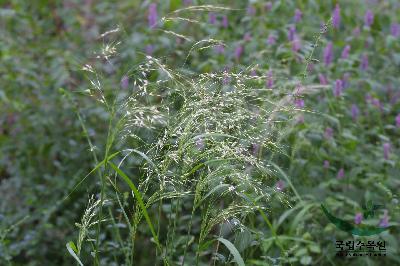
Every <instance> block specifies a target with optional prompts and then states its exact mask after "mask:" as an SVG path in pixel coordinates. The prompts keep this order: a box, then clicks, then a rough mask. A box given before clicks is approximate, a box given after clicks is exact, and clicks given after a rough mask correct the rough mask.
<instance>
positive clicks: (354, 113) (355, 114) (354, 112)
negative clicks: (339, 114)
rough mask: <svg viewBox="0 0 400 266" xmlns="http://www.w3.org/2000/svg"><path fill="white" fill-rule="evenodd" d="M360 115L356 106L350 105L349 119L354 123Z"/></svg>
mask: <svg viewBox="0 0 400 266" xmlns="http://www.w3.org/2000/svg"><path fill="white" fill-rule="evenodd" d="M359 114H360V109H358V107H357V105H356V104H352V105H351V118H352V119H353V121H356V120H357V118H358V116H359Z"/></svg>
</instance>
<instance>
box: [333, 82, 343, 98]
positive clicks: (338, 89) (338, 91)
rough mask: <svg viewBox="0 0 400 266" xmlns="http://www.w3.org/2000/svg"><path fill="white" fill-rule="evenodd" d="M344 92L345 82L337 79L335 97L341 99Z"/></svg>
mask: <svg viewBox="0 0 400 266" xmlns="http://www.w3.org/2000/svg"><path fill="white" fill-rule="evenodd" d="M342 91H343V81H342V80H341V79H337V80H336V81H335V89H334V92H333V93H334V95H335V97H340V95H341V94H342Z"/></svg>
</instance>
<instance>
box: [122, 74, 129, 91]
mask: <svg viewBox="0 0 400 266" xmlns="http://www.w3.org/2000/svg"><path fill="white" fill-rule="evenodd" d="M120 85H121V88H122V89H124V90H126V89H127V88H129V77H128V76H123V77H122V79H121V82H120Z"/></svg>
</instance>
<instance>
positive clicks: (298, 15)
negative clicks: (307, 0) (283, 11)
mask: <svg viewBox="0 0 400 266" xmlns="http://www.w3.org/2000/svg"><path fill="white" fill-rule="evenodd" d="M302 16H303V13H302V12H301V10H300V9H296V10H295V11H294V18H293V19H294V22H295V23H298V22H300V20H301V17H302Z"/></svg>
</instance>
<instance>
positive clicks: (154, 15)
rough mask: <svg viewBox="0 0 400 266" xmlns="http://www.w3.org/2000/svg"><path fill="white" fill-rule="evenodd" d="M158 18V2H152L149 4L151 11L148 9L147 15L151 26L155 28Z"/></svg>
mask: <svg viewBox="0 0 400 266" xmlns="http://www.w3.org/2000/svg"><path fill="white" fill-rule="evenodd" d="M157 19H158V15H157V4H156V3H151V4H150V5H149V11H148V15H147V21H148V25H149V28H153V27H154V26H156V24H157Z"/></svg>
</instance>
